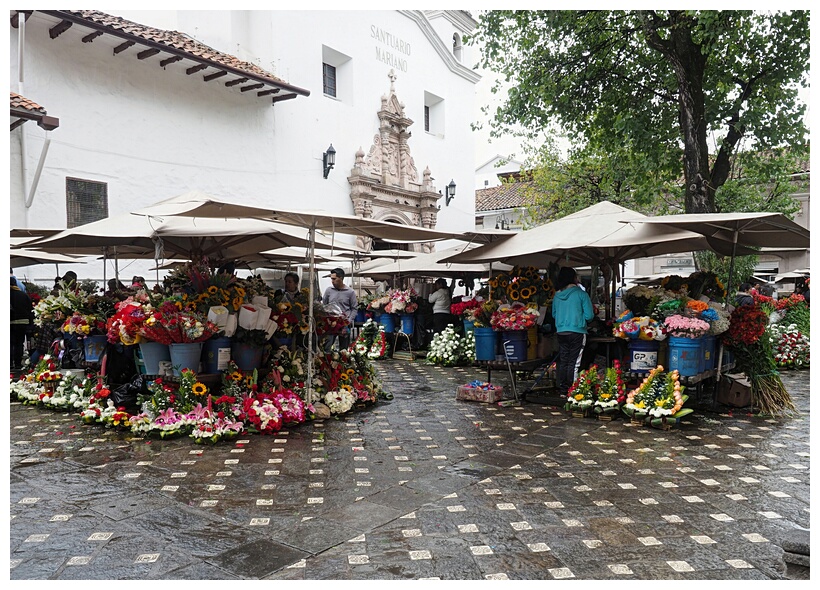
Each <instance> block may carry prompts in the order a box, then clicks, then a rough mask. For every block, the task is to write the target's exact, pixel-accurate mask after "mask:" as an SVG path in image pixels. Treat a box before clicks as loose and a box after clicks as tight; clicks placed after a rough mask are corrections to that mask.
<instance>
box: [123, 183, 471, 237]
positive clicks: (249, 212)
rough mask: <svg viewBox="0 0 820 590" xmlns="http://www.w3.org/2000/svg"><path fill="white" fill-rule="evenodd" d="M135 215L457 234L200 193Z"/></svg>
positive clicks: (368, 233) (393, 233) (370, 233)
mask: <svg viewBox="0 0 820 590" xmlns="http://www.w3.org/2000/svg"><path fill="white" fill-rule="evenodd" d="M135 213H136V214H139V215H147V216H150V217H167V216H184V217H215V218H221V219H230V218H243V219H248V218H257V219H268V220H271V221H277V222H280V223H286V224H290V225H296V226H299V227H301V228H313V229H315V230H317V231H324V232H330V233H331V234H335V233H340V234H349V235H354V236H364V237H369V238H377V239H395V240H413V241H417V242H432V241H438V240H446V239H458V238H460V237H461V234H458V233H452V232H442V231H437V230H434V229H425V228H422V227H415V226H410V225H400V224H397V223H389V222H386V221H378V220H375V219H370V218H362V217H356V216H354V215H342V214H331V213H328V212H326V211H323V210H316V211H298V210H287V209H274V208H271V207H264V206H257V205H249V204H242V203H238V202H235V201H227V200H219V199H217V198H215V197H212V196H210V195H208V194H206V193H203V192H200V191H191V192H188V193H185V194H182V195H179V196H176V197H172V198H170V199H166V200H164V201H160V202H158V203H155V204H154V205H151V206H149V207H145V208H143V209H139V210H137V211H135Z"/></svg>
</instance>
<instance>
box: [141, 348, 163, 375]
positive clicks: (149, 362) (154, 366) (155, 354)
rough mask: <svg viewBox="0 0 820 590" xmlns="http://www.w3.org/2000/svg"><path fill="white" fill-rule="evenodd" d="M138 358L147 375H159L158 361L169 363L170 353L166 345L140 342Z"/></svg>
mask: <svg viewBox="0 0 820 590" xmlns="http://www.w3.org/2000/svg"><path fill="white" fill-rule="evenodd" d="M139 347H140V356H142V362H143V364H144V365H145V373H146V374H147V375H159V363H160V361H170V360H171V351H170V349H169V348H168V345H167V344H160V343H159V342H140V343H139Z"/></svg>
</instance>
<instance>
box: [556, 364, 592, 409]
mask: <svg viewBox="0 0 820 590" xmlns="http://www.w3.org/2000/svg"><path fill="white" fill-rule="evenodd" d="M597 387H598V367H597V366H596V365H592V366H590V368H589V369H587V370H586V371H582V372H581V373H580V374H579V375H578V379H576V380H575V383H573V384H572V386H571V387H570V388H569V391H568V392H567V403H566V404H564V409H565V410H566V411H568V412H572V415H573V416H575V417H578V418H582V417H584V416H586V415H587V414H588V413H589V411H590V409H591V408H592V405H593V404H594V403H595V392H596V389H597Z"/></svg>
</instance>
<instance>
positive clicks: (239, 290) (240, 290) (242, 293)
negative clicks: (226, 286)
mask: <svg viewBox="0 0 820 590" xmlns="http://www.w3.org/2000/svg"><path fill="white" fill-rule="evenodd" d="M234 291H236V294H237V296H239V297H242V298H244V297H245V289H243V288H242V287H234Z"/></svg>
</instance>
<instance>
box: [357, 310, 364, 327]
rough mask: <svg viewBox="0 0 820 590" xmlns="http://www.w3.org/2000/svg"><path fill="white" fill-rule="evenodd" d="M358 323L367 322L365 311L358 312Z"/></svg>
mask: <svg viewBox="0 0 820 590" xmlns="http://www.w3.org/2000/svg"><path fill="white" fill-rule="evenodd" d="M356 321H357V322H359V323H360V324H363V323H365V322H366V321H367V316H366V315H365V311H364V310H363V309H360V310H359V311H357V312H356Z"/></svg>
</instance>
